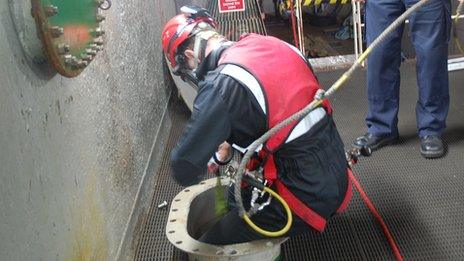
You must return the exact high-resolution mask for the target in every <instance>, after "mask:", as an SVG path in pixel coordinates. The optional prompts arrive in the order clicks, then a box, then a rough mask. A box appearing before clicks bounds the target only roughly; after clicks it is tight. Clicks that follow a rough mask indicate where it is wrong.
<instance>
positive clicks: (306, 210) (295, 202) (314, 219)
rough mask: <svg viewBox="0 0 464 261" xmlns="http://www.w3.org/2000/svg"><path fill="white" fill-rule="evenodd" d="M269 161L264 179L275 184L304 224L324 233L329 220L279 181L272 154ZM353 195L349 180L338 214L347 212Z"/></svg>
mask: <svg viewBox="0 0 464 261" xmlns="http://www.w3.org/2000/svg"><path fill="white" fill-rule="evenodd" d="M267 157H268V158H267V161H266V163H265V165H264V177H265V179H266V180H268V182H270V183H271V184H275V185H276V188H277V192H278V193H279V195H280V196H281V197H282V198H283V199H284V200H285V201H286V202H287V203H288V206H289V207H290V209H291V210H292V211H293V213H295V214H296V215H297V216H298V217H300V218H301V219H302V220H303V221H304V222H306V223H307V224H308V225H310V226H311V227H313V228H314V229H315V230H317V231H319V232H323V231H324V229H325V226H326V223H327V220H326V219H325V218H323V217H322V216H321V215H319V214H318V213H316V212H315V211H314V210H313V209H311V208H310V207H309V206H308V205H307V204H305V203H303V202H302V201H301V200H300V199H298V198H297V197H296V196H295V195H294V194H293V193H292V192H291V191H290V190H289V189H288V188H287V186H285V185H284V183H282V182H281V181H280V179H277V168H276V166H275V163H274V157H273V156H272V154H268V155H267ZM350 174H351V175H352V172H351V169H350V168H348V169H347V177H349V176H350ZM352 195H353V190H352V184H351V181H350V180H349V179H348V184H347V189H346V192H345V197H344V198H343V201H342V203H341V204H340V206H339V207H338V209H337V211H336V213H341V212H343V211H345V209H346V208H347V207H348V204H349V202H350V200H351V197H352Z"/></svg>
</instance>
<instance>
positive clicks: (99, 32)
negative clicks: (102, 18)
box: [90, 27, 105, 37]
mask: <svg viewBox="0 0 464 261" xmlns="http://www.w3.org/2000/svg"><path fill="white" fill-rule="evenodd" d="M90 33H91V34H92V35H93V36H94V37H100V36H102V35H104V34H105V31H103V29H102V28H101V27H97V28H95V29H91V30H90Z"/></svg>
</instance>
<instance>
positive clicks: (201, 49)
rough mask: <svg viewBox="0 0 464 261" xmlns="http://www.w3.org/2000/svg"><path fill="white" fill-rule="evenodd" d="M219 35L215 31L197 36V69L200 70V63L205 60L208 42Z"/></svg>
mask: <svg viewBox="0 0 464 261" xmlns="http://www.w3.org/2000/svg"><path fill="white" fill-rule="evenodd" d="M218 35H219V34H218V33H217V32H216V31H213V30H207V31H200V32H198V33H197V34H195V43H194V46H193V52H194V57H195V59H194V64H195V68H198V63H199V62H201V61H203V59H205V56H206V47H207V45H208V41H209V40H210V39H211V38H213V37H215V36H218Z"/></svg>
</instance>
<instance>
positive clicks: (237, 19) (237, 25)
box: [208, 0, 266, 41]
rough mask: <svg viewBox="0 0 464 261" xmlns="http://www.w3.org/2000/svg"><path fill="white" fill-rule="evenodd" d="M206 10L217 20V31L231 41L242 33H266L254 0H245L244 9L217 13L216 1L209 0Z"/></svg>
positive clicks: (235, 39)
mask: <svg viewBox="0 0 464 261" xmlns="http://www.w3.org/2000/svg"><path fill="white" fill-rule="evenodd" d="M208 10H210V12H211V15H212V16H213V17H214V18H215V19H216V20H217V21H218V24H219V28H218V29H219V32H220V33H221V34H222V35H224V36H226V37H227V39H229V40H231V41H237V40H238V39H239V37H240V35H241V34H243V33H257V34H262V35H266V28H265V26H264V22H263V20H262V19H261V16H260V11H259V6H258V3H257V1H256V0H247V1H245V11H243V12H229V13H219V8H218V1H214V0H213V1H209V4H208Z"/></svg>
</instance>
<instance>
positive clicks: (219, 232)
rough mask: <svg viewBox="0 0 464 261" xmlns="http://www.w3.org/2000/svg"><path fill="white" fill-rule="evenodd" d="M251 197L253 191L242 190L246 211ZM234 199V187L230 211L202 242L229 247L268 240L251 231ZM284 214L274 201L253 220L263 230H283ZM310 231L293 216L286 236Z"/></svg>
mask: <svg viewBox="0 0 464 261" xmlns="http://www.w3.org/2000/svg"><path fill="white" fill-rule="evenodd" d="M250 196H251V191H250V190H249V189H243V190H242V197H243V202H244V206H245V208H246V209H248V207H249V205H250ZM233 198H234V193H233V187H231V188H230V190H229V196H228V199H229V209H230V211H229V212H228V213H226V214H225V216H224V217H223V218H222V219H221V220H219V221H218V222H217V223H216V224H215V225H214V226H213V227H212V228H211V229H209V230H208V231H207V232H206V233H205V234H204V235H203V236H201V237H200V239H199V240H200V241H201V242H204V243H209V244H216V245H229V244H237V243H244V242H249V241H253V240H258V239H265V238H267V237H265V236H263V235H261V234H259V233H257V232H256V231H254V230H253V229H251V228H250V226H248V224H246V223H245V221H244V220H243V219H242V218H240V217H239V215H238V209H237V207H236V205H235V202H234V200H233ZM284 213H285V212H284V210H283V208H282V207H281V206H280V205H279V203H277V201H276V200H274V199H273V200H272V201H271V204H270V205H269V206H267V207H265V208H264V209H263V210H262V211H260V212H258V213H256V214H255V215H253V216H252V217H251V220H252V221H253V222H254V223H255V224H256V225H257V226H259V227H261V228H262V229H265V230H270V231H277V230H280V229H282V228H283V227H284V226H285V224H286V221H287V220H286V216H285V215H283V214H284ZM309 231H313V230H312V229H311V227H309V226H308V225H307V224H306V223H305V222H304V221H303V220H301V219H300V218H299V217H297V216H295V215H293V223H292V226H291V228H290V230H289V231H288V232H287V233H286V234H285V236H296V235H298V234H302V233H305V232H309Z"/></svg>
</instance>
